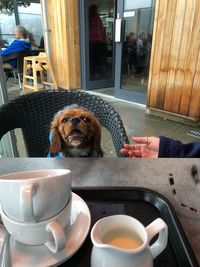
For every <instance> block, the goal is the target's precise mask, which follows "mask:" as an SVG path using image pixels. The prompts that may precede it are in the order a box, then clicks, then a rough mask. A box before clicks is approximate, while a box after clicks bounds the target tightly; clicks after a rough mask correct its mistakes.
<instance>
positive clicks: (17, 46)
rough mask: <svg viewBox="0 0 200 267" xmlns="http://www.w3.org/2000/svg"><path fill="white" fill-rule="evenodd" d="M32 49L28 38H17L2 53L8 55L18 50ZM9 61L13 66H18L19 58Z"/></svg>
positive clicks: (0, 52) (0, 53)
mask: <svg viewBox="0 0 200 267" xmlns="http://www.w3.org/2000/svg"><path fill="white" fill-rule="evenodd" d="M30 49H31V43H30V42H29V41H28V40H24V39H16V40H14V41H13V42H12V43H11V44H10V45H9V46H8V47H7V48H6V49H5V50H2V51H0V55H2V56H6V55H10V54H12V53H15V52H18V51H23V50H30ZM8 63H9V64H10V65H11V66H13V68H16V67H17V59H11V60H8Z"/></svg>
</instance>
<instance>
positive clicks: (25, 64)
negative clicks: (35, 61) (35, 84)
mask: <svg viewBox="0 0 200 267" xmlns="http://www.w3.org/2000/svg"><path fill="white" fill-rule="evenodd" d="M26 75H27V60H26V59H25V58H24V68H23V84H22V93H25V89H26V77H25V76H26Z"/></svg>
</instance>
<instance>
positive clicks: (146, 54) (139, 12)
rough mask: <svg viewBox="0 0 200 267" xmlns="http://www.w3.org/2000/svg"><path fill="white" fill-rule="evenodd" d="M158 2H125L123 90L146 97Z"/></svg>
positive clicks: (139, 0) (148, 0) (145, 0)
mask: <svg viewBox="0 0 200 267" xmlns="http://www.w3.org/2000/svg"><path fill="white" fill-rule="evenodd" d="M154 9H155V0H135V1H128V0H125V2H124V14H123V17H124V28H123V30H124V35H123V36H124V40H123V50H122V72H121V89H124V90H129V91H137V92H140V93H146V91H147V83H148V76H149V65H150V54H151V43H152V32H153V21H154Z"/></svg>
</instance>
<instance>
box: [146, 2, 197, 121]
mask: <svg viewBox="0 0 200 267" xmlns="http://www.w3.org/2000/svg"><path fill="white" fill-rule="evenodd" d="M199 21H200V1H199V0H190V1H187V0H168V1H156V12H155V22H154V34H153V44H152V54H151V65H150V77H149V84H148V103H147V105H148V107H149V108H156V109H160V110H162V111H163V110H164V111H167V112H171V113H175V114H178V115H181V116H186V117H189V118H192V119H195V120H199V119H200V90H199V84H200V23H199Z"/></svg>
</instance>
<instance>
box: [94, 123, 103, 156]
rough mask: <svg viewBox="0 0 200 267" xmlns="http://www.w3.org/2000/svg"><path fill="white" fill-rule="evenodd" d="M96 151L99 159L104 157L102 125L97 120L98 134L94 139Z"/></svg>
mask: <svg viewBox="0 0 200 267" xmlns="http://www.w3.org/2000/svg"><path fill="white" fill-rule="evenodd" d="M94 151H95V152H96V153H97V154H98V156H99V157H103V151H102V149H101V125H100V122H99V120H97V119H96V134H95V137H94Z"/></svg>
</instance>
